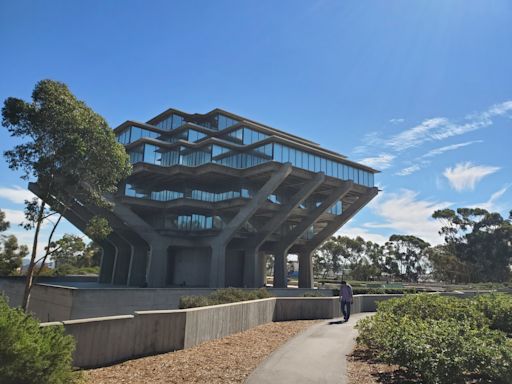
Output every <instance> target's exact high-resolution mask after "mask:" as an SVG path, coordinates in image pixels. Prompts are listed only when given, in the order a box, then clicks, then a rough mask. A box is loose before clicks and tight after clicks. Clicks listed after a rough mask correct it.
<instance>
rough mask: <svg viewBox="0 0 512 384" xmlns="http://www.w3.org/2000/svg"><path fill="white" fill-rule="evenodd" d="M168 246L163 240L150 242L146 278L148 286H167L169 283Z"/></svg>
mask: <svg viewBox="0 0 512 384" xmlns="http://www.w3.org/2000/svg"><path fill="white" fill-rule="evenodd" d="M167 248H168V245H167V244H165V243H161V242H153V243H151V244H150V253H149V268H148V276H147V278H146V280H147V282H148V286H149V287H152V288H158V287H165V286H166V283H167Z"/></svg>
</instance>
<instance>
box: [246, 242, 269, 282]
mask: <svg viewBox="0 0 512 384" xmlns="http://www.w3.org/2000/svg"><path fill="white" fill-rule="evenodd" d="M265 261H266V257H265V254H264V253H263V252H261V251H259V250H258V248H249V249H246V250H245V255H244V282H243V285H244V287H246V288H260V287H262V286H264V285H265V282H266V272H265Z"/></svg>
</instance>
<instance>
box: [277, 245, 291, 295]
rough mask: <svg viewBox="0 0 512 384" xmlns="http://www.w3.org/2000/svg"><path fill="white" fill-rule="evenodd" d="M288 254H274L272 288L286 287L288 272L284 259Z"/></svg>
mask: <svg viewBox="0 0 512 384" xmlns="http://www.w3.org/2000/svg"><path fill="white" fill-rule="evenodd" d="M287 256H288V252H284V251H282V252H275V253H274V288H287V287H288V273H287V272H288V271H287V268H286V257H287Z"/></svg>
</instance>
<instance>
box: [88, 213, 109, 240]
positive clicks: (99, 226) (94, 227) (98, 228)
mask: <svg viewBox="0 0 512 384" xmlns="http://www.w3.org/2000/svg"><path fill="white" fill-rule="evenodd" d="M111 232H112V228H110V225H109V223H108V221H107V219H105V218H104V217H100V216H94V217H93V218H91V220H89V222H88V223H87V227H86V228H85V233H86V234H87V236H89V237H90V238H91V239H94V240H102V239H104V238H106V237H107V236H108V235H110V233H111Z"/></svg>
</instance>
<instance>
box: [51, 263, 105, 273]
mask: <svg viewBox="0 0 512 384" xmlns="http://www.w3.org/2000/svg"><path fill="white" fill-rule="evenodd" d="M99 272H100V267H98V266H96V267H76V266H74V265H69V264H62V265H60V266H59V267H57V268H56V269H55V271H54V273H53V275H54V276H69V275H98V274H99Z"/></svg>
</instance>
